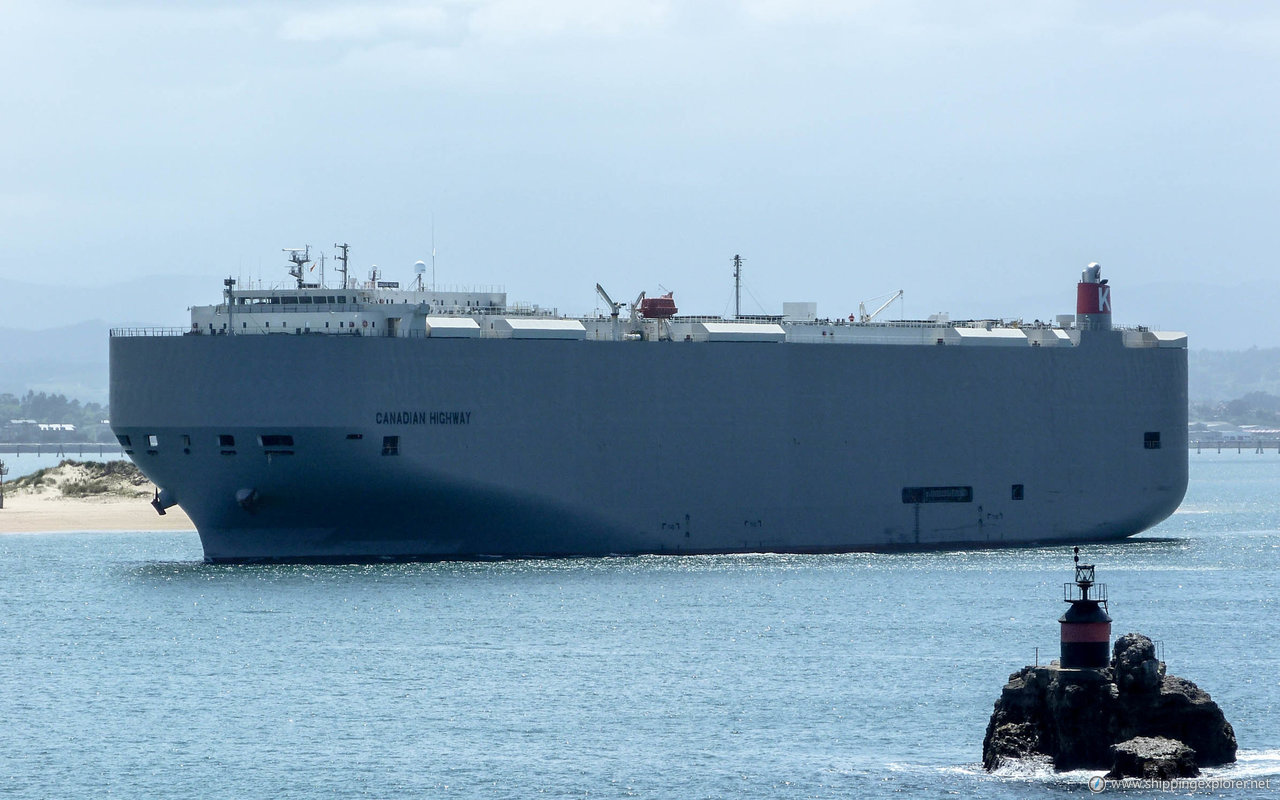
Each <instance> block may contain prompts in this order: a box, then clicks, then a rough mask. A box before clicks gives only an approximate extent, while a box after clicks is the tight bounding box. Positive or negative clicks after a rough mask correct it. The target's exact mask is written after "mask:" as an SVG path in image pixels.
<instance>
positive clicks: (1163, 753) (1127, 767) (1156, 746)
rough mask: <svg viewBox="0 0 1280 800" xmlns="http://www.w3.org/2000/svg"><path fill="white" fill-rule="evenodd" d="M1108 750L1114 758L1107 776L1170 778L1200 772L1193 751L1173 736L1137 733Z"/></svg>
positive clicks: (1156, 779)
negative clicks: (1139, 734)
mask: <svg viewBox="0 0 1280 800" xmlns="http://www.w3.org/2000/svg"><path fill="white" fill-rule="evenodd" d="M1111 752H1112V754H1113V755H1114V756H1115V760H1114V762H1113V763H1112V765H1111V771H1110V772H1108V773H1107V780H1112V781H1118V780H1123V779H1124V778H1143V779H1146V780H1153V781H1171V780H1173V779H1174V778H1194V777H1196V776H1197V775H1199V774H1200V768H1199V767H1197V766H1196V751H1195V750H1192V749H1191V748H1190V747H1187V746H1186V745H1185V744H1183V743H1182V742H1179V741H1175V740H1173V739H1165V738H1163V737H1149V736H1137V737H1135V738H1133V739H1129V740H1127V741H1124V742H1121V743H1120V744H1117V745H1113V746H1112V748H1111Z"/></svg>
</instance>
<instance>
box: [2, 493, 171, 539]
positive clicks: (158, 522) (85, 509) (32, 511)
mask: <svg viewBox="0 0 1280 800" xmlns="http://www.w3.org/2000/svg"><path fill="white" fill-rule="evenodd" d="M195 528H196V526H195V525H192V524H191V519H190V518H189V517H188V516H187V515H186V514H184V513H183V511H182V509H181V508H178V507H177V506H175V507H173V508H170V509H168V511H166V512H165V515H164V516H163V517H162V516H160V515H159V514H157V513H156V510H155V509H154V508H152V507H151V504H150V503H149V502H148V501H147V499H146V498H144V497H129V498H123V497H90V498H72V497H62V496H60V495H42V494H25V493H24V494H18V495H10V494H9V493H8V492H5V497H4V508H0V533H35V532H40V531H194V530H195Z"/></svg>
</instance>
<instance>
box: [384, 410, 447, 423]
mask: <svg viewBox="0 0 1280 800" xmlns="http://www.w3.org/2000/svg"><path fill="white" fill-rule="evenodd" d="M373 422H374V424H375V425H470V424H471V412H470V411H378V412H376V413H374V415H373Z"/></svg>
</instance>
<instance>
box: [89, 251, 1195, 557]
mask: <svg viewBox="0 0 1280 800" xmlns="http://www.w3.org/2000/svg"><path fill="white" fill-rule="evenodd" d="M288 252H289V253H290V256H289V258H290V260H291V264H292V266H291V267H290V275H291V276H292V277H293V279H294V280H293V281H292V282H291V283H290V284H286V285H284V286H282V287H274V288H263V287H256V288H255V287H248V288H245V287H238V286H237V284H236V281H234V280H232V279H230V278H228V279H227V280H226V281H225V282H224V288H223V292H222V297H221V298H220V302H218V303H217V304H214V305H206V306H195V307H193V308H192V309H191V324H190V327H189V328H186V329H171V330H161V329H117V330H113V331H112V335H111V341H110V359H111V387H110V392H111V426H112V429H113V431H114V433H115V434H116V436H117V437H118V439H119V441H120V444H121V445H122V447H124V449H125V450H126V451H127V453H128V454H129V456H130V457H131V458H132V459H133V460H134V462H135V463H136V464H137V465H138V466H139V468H140V469H141V470H142V472H143V473H145V474H146V475H147V477H149V478H150V479H151V480H153V481H154V482H155V483H156V485H157V486H158V487H160V488H159V491H158V494H157V496H156V497H155V499H154V500H153V505H154V506H155V507H156V509H157V511H159V512H161V513H164V511H165V509H166V508H169V507H172V506H173V505H174V504H177V505H179V506H180V507H181V508H182V509H183V510H184V511H185V512H186V513H187V514H188V515H189V516H190V518H191V520H192V521H193V522H194V523H195V525H196V528H197V529H198V532H199V535H200V540H201V543H202V545H203V549H204V555H205V559H206V560H207V561H211V562H246V561H339V562H341V561H352V562H355V561H369V560H380V559H387V560H394V559H482V558H515V557H563V556H599V555H610V554H655V553H661V554H705V553H748V552H751V553H754V552H776V553H830V552H849V551H860V550H901V549H926V548H968V547H992V546H1011V545H1028V544H1037V543H1054V542H1072V543H1077V542H1083V541H1103V540H1113V539H1119V538H1123V537H1127V536H1131V535H1133V534H1136V533H1138V532H1140V531H1142V530H1145V529H1147V528H1149V527H1151V526H1152V525H1155V524H1156V523H1158V522H1160V521H1161V520H1163V519H1164V518H1166V517H1167V516H1169V515H1170V514H1171V513H1173V511H1174V510H1175V509H1176V508H1177V507H1178V505H1179V503H1180V502H1181V500H1182V497H1183V494H1184V492H1185V490H1186V485H1187V351H1186V347H1187V337H1186V335H1185V334H1183V333H1180V332H1167V331H1153V330H1149V329H1147V328H1143V327H1134V328H1120V327H1118V326H1113V325H1112V321H1111V286H1110V285H1109V283H1108V281H1107V280H1106V279H1103V278H1102V276H1101V268H1100V267H1099V266H1098V265H1097V264H1091V265H1089V266H1088V267H1087V268H1085V269H1084V271H1083V273H1082V275H1081V278H1080V280H1079V282H1078V283H1077V285H1076V314H1074V315H1063V316H1061V317H1058V318H1056V319H1055V320H1054V321H1051V322H1041V321H1036V322H1034V323H1023V322H1021V321H1008V320H954V321H953V320H951V319H949V318H948V317H947V316H946V315H934V316H933V317H931V318H930V319H926V320H918V321H881V320H879V319H878V318H877V317H876V312H872V313H867V312H866V311H865V309H861V310H860V311H859V313H856V314H850V315H848V317H847V318H845V317H841V318H839V319H835V320H832V319H821V318H819V317H818V315H817V306H816V303H787V304H784V307H783V313H782V314H778V315H769V316H765V315H759V316H752V317H746V316H743V315H741V314H739V313H736V311H735V314H734V316H732V317H728V316H723V317H720V316H716V317H713V316H693V315H681V314H680V313H679V309H678V308H677V307H676V303H675V298H674V297H673V296H672V295H670V294H667V295H664V296H662V297H646V296H645V295H644V294H641V295H640V296H639V297H637V298H636V300H635V301H634V302H631V303H615V302H614V301H613V300H612V299H611V298H610V297H609V296H608V294H607V293H606V292H605V291H604V289H603V288H602V287H599V286H597V289H598V291H599V292H600V295H601V297H602V298H604V300H605V304H606V308H607V311H606V313H597V314H596V315H594V316H585V317H574V316H568V315H562V314H559V313H557V311H556V310H555V309H546V308H541V307H538V306H530V305H521V304H515V303H512V304H509V303H508V301H507V297H506V294H505V292H503V291H500V290H489V289H483V290H450V291H439V290H437V288H436V287H435V285H434V282H432V283H431V284H424V282H423V273H424V271H425V269H424V267H425V265H424V264H423V263H422V262H419V263H418V265H417V267H416V272H417V276H416V279H415V282H414V283H413V284H410V285H408V286H406V287H403V288H402V287H401V286H400V284H399V283H398V282H395V281H385V280H379V279H378V276H377V275H376V274H374V275H372V276H371V278H370V279H369V280H367V281H364V280H362V281H354V280H348V277H347V270H346V260H345V258H343V257H340V258H341V263H342V265H343V266H342V269H340V270H339V271H340V274H341V281H340V284H339V285H338V286H337V287H334V286H327V285H325V283H324V281H323V279H322V280H321V281H320V282H318V283H308V282H307V281H306V280H305V279H304V278H305V276H306V275H307V272H306V270H305V269H304V268H305V267H306V265H307V264H309V263H311V261H310V253H309V250H308V251H293V250H290V251H288ZM345 255H346V250H345V248H344V249H343V256H345ZM740 266H741V265H740V262H738V261H736V257H735V275H738V274H740V273H739V270H740Z"/></svg>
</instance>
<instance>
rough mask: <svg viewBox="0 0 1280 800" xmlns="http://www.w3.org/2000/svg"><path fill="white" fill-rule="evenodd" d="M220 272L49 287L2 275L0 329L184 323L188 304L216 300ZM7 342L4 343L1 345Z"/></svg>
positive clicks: (147, 325)
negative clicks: (88, 323)
mask: <svg viewBox="0 0 1280 800" xmlns="http://www.w3.org/2000/svg"><path fill="white" fill-rule="evenodd" d="M221 296H222V279H221V278H219V277H217V276H192V275H159V276H153V277H148V278H138V279H136V280H130V281H122V282H120V283H112V284H107V285H105V286H48V285H42V284H37V283H27V282H23V281H14V280H9V279H3V278H0V328H6V329H19V330H48V329H51V328H63V327H67V326H71V325H79V324H81V323H83V322H85V321H86V320H104V321H105V322H106V324H107V326H109V327H112V328H128V327H151V326H156V327H183V328H185V327H186V326H187V325H189V324H190V323H191V316H190V314H188V313H187V308H188V307H190V306H192V305H200V304H209V303H216V302H217V301H218V299H219V298H220V297H221ZM2 346H3V344H2V343H0V347H2Z"/></svg>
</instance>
